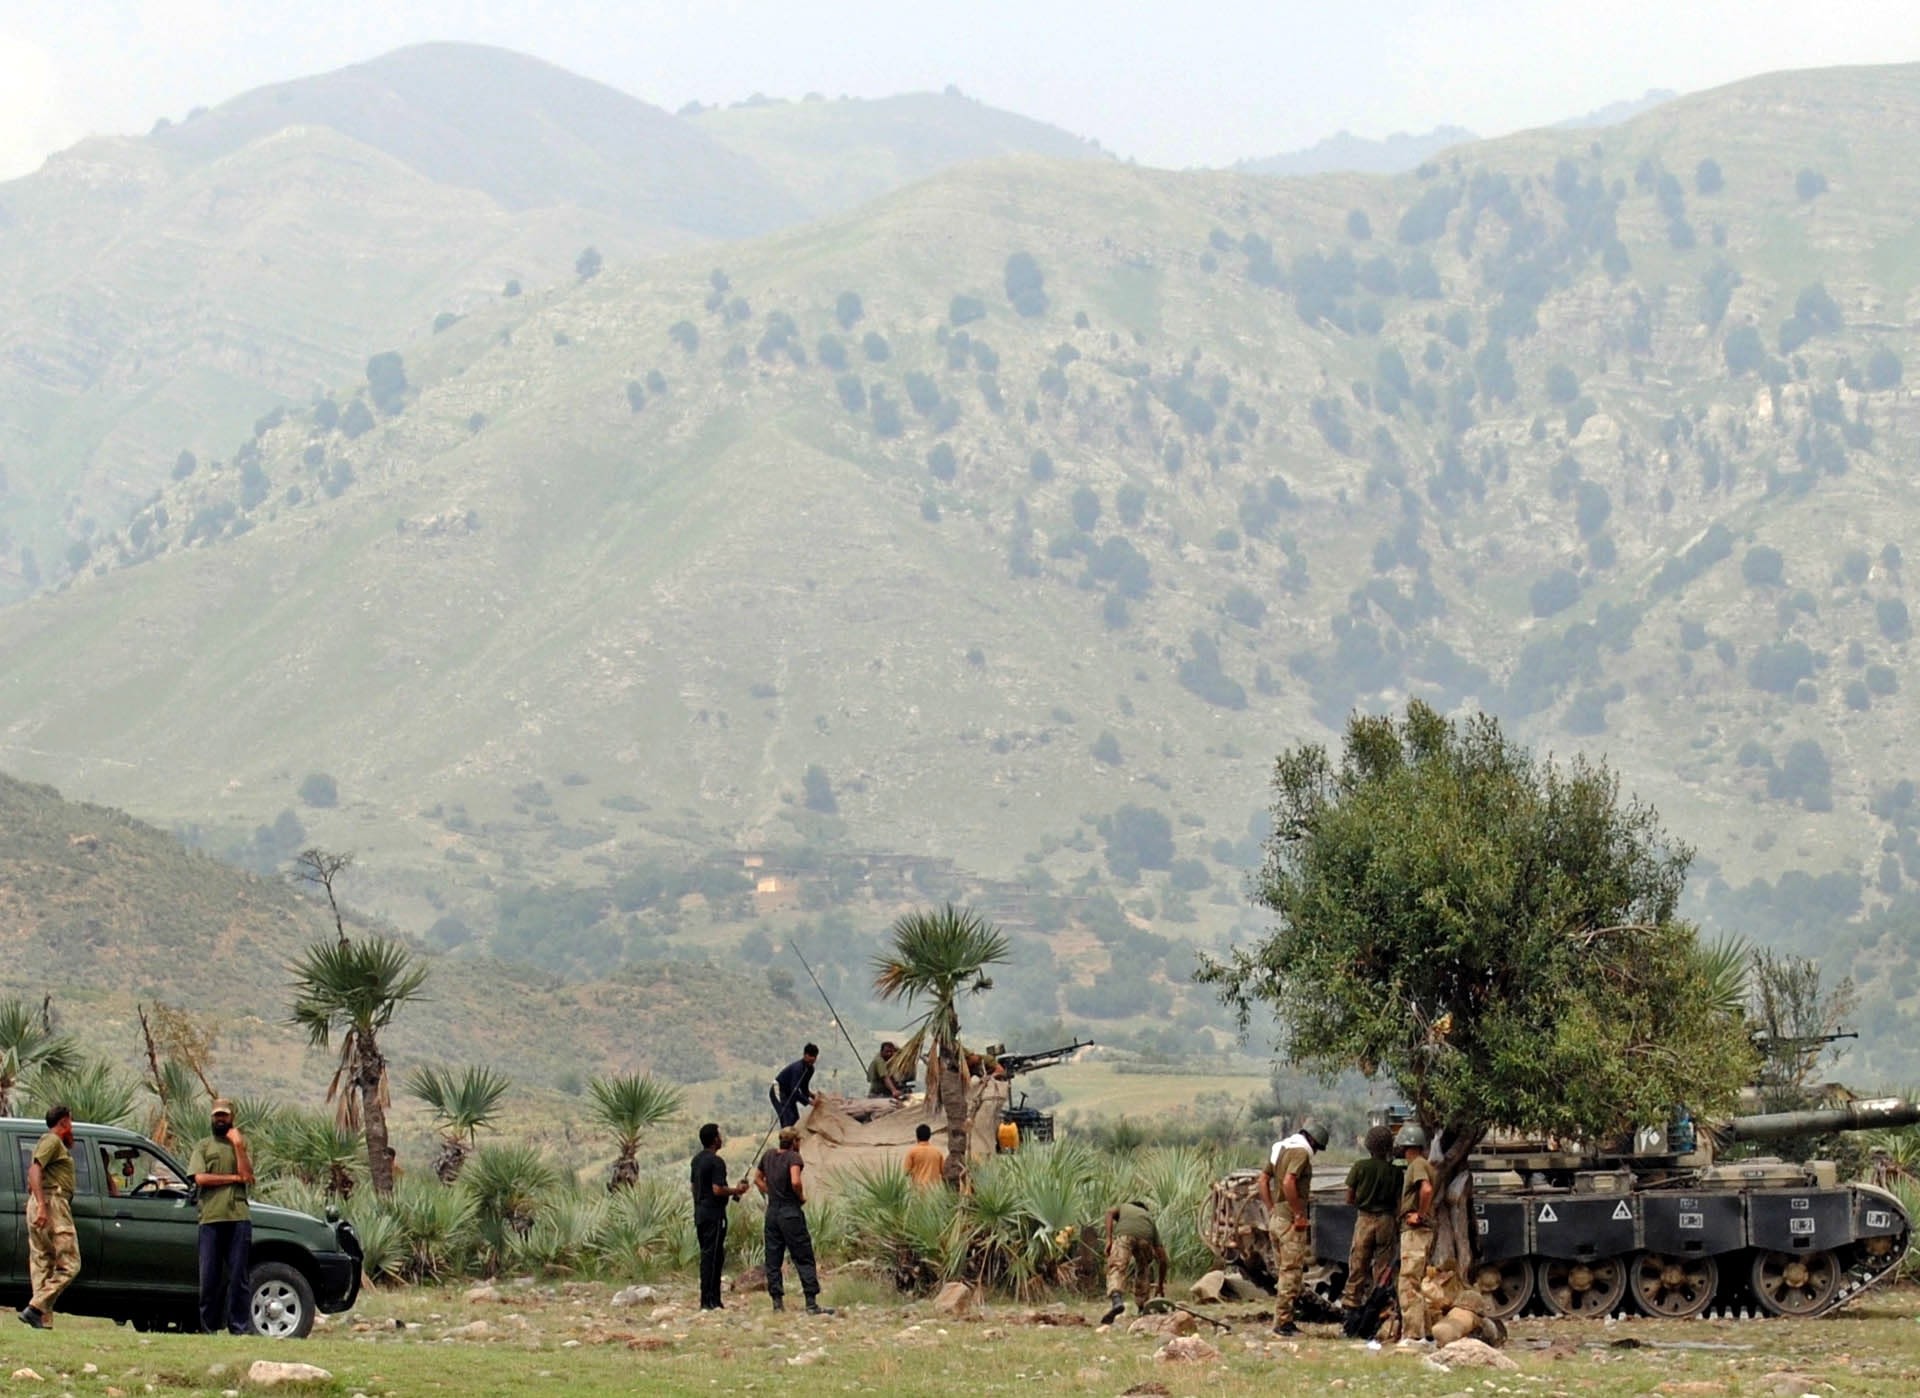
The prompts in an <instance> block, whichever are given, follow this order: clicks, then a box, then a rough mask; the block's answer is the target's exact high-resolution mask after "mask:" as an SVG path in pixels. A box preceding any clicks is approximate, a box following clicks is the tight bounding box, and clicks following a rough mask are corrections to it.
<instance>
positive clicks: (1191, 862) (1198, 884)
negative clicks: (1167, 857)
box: [1167, 859, 1213, 893]
mask: <svg viewBox="0 0 1920 1398" xmlns="http://www.w3.org/2000/svg"><path fill="white" fill-rule="evenodd" d="M1167 875H1168V877H1167V883H1168V884H1169V885H1170V886H1171V887H1174V888H1177V889H1179V890H1180V891H1181V892H1182V893H1198V892H1199V891H1200V890H1201V889H1203V888H1207V887H1210V886H1211V885H1212V883H1213V875H1212V874H1210V873H1208V872H1207V866H1206V865H1205V864H1203V863H1201V862H1200V861H1199V860H1197V859H1176V860H1174V861H1173V863H1172V864H1171V865H1169V866H1168V868H1167Z"/></svg>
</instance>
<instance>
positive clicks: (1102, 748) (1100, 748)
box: [1093, 733, 1125, 767]
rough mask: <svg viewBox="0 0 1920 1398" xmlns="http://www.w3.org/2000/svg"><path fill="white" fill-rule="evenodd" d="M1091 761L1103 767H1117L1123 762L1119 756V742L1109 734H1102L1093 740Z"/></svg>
mask: <svg viewBox="0 0 1920 1398" xmlns="http://www.w3.org/2000/svg"><path fill="white" fill-rule="evenodd" d="M1093 760H1094V761H1095V762H1098V763H1100V764H1101V765H1102V766H1105V767H1118V766H1119V765H1120V764H1121V762H1122V761H1124V760H1125V759H1123V758H1122V757H1121V755H1120V740H1119V739H1118V738H1116V737H1114V736H1113V734H1111V733H1102V734H1101V735H1100V736H1099V737H1097V738H1095V739H1094V740H1093Z"/></svg>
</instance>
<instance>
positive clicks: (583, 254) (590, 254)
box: [573, 246, 601, 282]
mask: <svg viewBox="0 0 1920 1398" xmlns="http://www.w3.org/2000/svg"><path fill="white" fill-rule="evenodd" d="M600 267H601V258H600V249H599V248H596V247H592V246H588V247H584V248H581V249H580V255H579V256H578V257H576V258H574V259H573V274H574V275H575V276H576V277H578V278H580V280H581V281H583V282H584V281H587V280H588V279H590V278H592V277H597V276H599V275H600Z"/></svg>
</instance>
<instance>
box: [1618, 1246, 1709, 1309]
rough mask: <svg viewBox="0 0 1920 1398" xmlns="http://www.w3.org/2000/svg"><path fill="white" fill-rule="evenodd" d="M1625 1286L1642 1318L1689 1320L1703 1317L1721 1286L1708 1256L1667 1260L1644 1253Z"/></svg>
mask: <svg viewBox="0 0 1920 1398" xmlns="http://www.w3.org/2000/svg"><path fill="white" fill-rule="evenodd" d="M1627 1282H1628V1285H1630V1286H1631V1287H1632V1288H1633V1299H1634V1302H1635V1303H1636V1304H1637V1305H1638V1306H1639V1307H1640V1310H1641V1312H1642V1313H1643V1314H1645V1315H1653V1316H1664V1317H1665V1318H1666V1319H1668V1320H1691V1319H1693V1318H1694V1317H1695V1316H1697V1315H1704V1314H1705V1313H1706V1309H1707V1307H1708V1306H1710V1305H1712V1304H1713V1293H1714V1292H1715V1291H1716V1290H1718V1289H1719V1286H1720V1267H1719V1264H1717V1263H1716V1262H1715V1261H1714V1260H1713V1259H1712V1258H1711V1257H1668V1256H1665V1255H1663V1254H1661V1253H1657V1252H1643V1253H1641V1254H1640V1255H1639V1256H1638V1257H1636V1258H1634V1259H1633V1263H1632V1265H1631V1267H1630V1268H1629V1271H1628V1277H1627Z"/></svg>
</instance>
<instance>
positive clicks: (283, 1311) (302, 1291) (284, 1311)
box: [247, 1262, 314, 1340]
mask: <svg viewBox="0 0 1920 1398" xmlns="http://www.w3.org/2000/svg"><path fill="white" fill-rule="evenodd" d="M247 1282H248V1289H249V1291H250V1292H251V1296H252V1303H253V1304H252V1311H253V1333H254V1334H256V1335H264V1336H265V1337H266V1338H267V1339H269V1340H304V1339H306V1338H307V1336H308V1335H309V1334H310V1333H312V1330H313V1315H314V1310H313V1286H312V1284H311V1283H309V1282H308V1281H307V1279H306V1277H305V1276H303V1275H302V1274H301V1272H300V1269H299V1268H297V1267H289V1266H288V1265H287V1264H286V1263H284V1262H262V1263H261V1264H260V1265H259V1266H257V1267H255V1268H254V1269H253V1272H252V1274H251V1275H250V1276H249V1277H248V1278H247Z"/></svg>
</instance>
